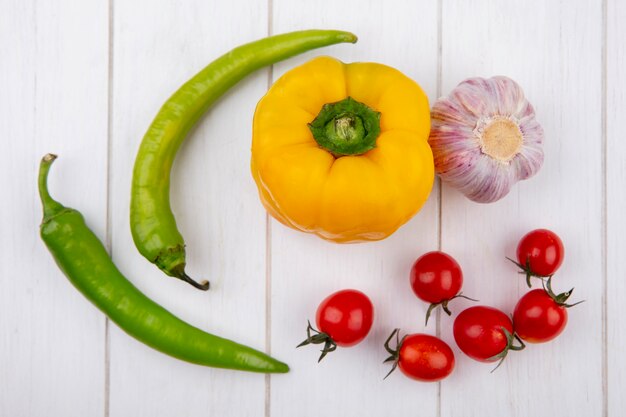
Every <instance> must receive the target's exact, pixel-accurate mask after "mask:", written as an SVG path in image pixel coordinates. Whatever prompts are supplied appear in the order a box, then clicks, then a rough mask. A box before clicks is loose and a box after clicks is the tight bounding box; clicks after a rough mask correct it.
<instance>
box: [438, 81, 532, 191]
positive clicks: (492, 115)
mask: <svg viewBox="0 0 626 417" xmlns="http://www.w3.org/2000/svg"><path fill="white" fill-rule="evenodd" d="M431 119H432V126H431V131H430V138H429V139H428V143H429V144H430V147H431V148H432V151H433V156H434V159H435V170H436V172H437V174H438V175H439V176H440V177H441V179H442V180H443V181H444V182H446V183H447V184H449V185H451V186H452V187H454V188H456V189H458V190H459V191H461V192H462V193H463V194H465V196H466V197H467V198H469V199H470V200H473V201H476V202H478V203H492V202H494V201H498V200H500V199H501V198H502V197H504V196H505V195H507V194H508V193H509V191H510V190H511V187H512V186H513V184H515V183H516V182H517V181H520V180H525V179H527V178H530V177H532V176H533V175H535V174H536V173H537V172H538V171H539V169H540V168H541V165H542V164H543V148H542V143H543V129H542V127H541V125H539V123H538V122H537V120H536V119H535V111H534V109H533V107H532V105H531V104H530V103H529V102H528V100H526V98H525V97H524V92H523V91H522V89H521V88H520V86H519V85H518V84H517V83H516V82H515V81H513V80H512V79H510V78H508V77H503V76H497V77H493V78H489V79H485V78H479V77H477V78H470V79H467V80H465V81H463V82H462V83H460V84H459V85H458V86H457V87H456V88H455V89H454V90H452V92H451V93H450V95H449V96H448V97H443V98H441V99H439V100H438V101H437V102H436V103H435V105H434V106H433V109H432V112H431Z"/></svg>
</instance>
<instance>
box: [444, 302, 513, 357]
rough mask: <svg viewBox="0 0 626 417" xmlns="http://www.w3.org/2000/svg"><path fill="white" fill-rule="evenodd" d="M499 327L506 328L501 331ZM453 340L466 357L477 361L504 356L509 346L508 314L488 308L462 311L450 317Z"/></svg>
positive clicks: (511, 324) (511, 348)
mask: <svg viewBox="0 0 626 417" xmlns="http://www.w3.org/2000/svg"><path fill="white" fill-rule="evenodd" d="M503 329H506V331H507V332H508V334H507V332H505V331H504V330H503ZM453 332H454V340H455V341H456V344H457V345H458V346H459V349H461V351H463V353H465V354H466V355H467V356H469V357H470V358H472V359H475V360H477V361H480V362H494V361H497V360H500V359H504V357H505V356H506V354H507V353H508V351H509V350H521V349H523V344H522V346H520V347H518V346H513V344H512V343H513V323H512V322H511V319H510V318H509V316H507V315H506V314H504V313H503V312H502V311H500V310H497V309H495V308H492V307H485V306H476V307H470V308H468V309H466V310H463V311H462V312H461V313H460V314H459V315H458V316H457V318H456V320H454V328H453Z"/></svg>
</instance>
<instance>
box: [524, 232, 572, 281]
mask: <svg viewBox="0 0 626 417" xmlns="http://www.w3.org/2000/svg"><path fill="white" fill-rule="evenodd" d="M564 256H565V249H564V248H563V242H561V239H560V238H559V237H558V236H557V235H556V234H555V233H554V232H551V231H550V230H547V229H537V230H533V231H532V232H529V233H527V234H526V235H525V236H524V237H522V239H521V240H520V242H519V244H518V245H517V260H518V262H519V265H520V266H521V267H522V268H523V269H524V270H525V271H526V273H527V274H530V275H534V276H541V277H547V276H550V275H552V274H554V273H555V272H556V270H557V269H559V267H560V266H561V264H562V263H563V257H564Z"/></svg>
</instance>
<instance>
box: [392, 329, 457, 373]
mask: <svg viewBox="0 0 626 417" xmlns="http://www.w3.org/2000/svg"><path fill="white" fill-rule="evenodd" d="M398 332H399V329H396V330H394V332H393V333H392V334H391V336H389V339H387V343H385V349H387V351H388V352H389V353H391V356H390V357H389V358H388V359H387V360H386V361H385V362H392V361H393V363H394V365H393V368H392V369H391V371H390V372H389V374H391V372H393V370H394V369H395V368H396V366H399V367H400V370H401V371H402V373H403V374H404V375H406V376H408V377H409V378H412V379H415V380H417V381H425V382H434V381H440V380H442V379H444V378H445V377H447V376H448V375H450V374H451V373H452V371H453V370H454V353H453V352H452V349H450V346H448V344H447V343H446V342H444V341H443V340H441V339H439V338H437V337H435V336H430V335H428V334H410V335H407V336H405V337H403V338H402V340H401V341H397V345H398V346H396V348H395V350H394V349H391V348H390V347H389V342H390V341H391V339H392V338H393V336H394V334H395V335H396V336H397V335H398ZM389 374H387V376H389Z"/></svg>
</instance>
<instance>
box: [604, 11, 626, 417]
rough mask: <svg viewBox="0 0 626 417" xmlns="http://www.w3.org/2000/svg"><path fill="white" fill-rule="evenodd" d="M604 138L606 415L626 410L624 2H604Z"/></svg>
mask: <svg viewBox="0 0 626 417" xmlns="http://www.w3.org/2000/svg"><path fill="white" fill-rule="evenodd" d="M606 17H607V48H606V58H607V74H606V75H607V80H606V100H607V101H606V110H607V125H606V129H607V131H606V133H607V138H606V139H607V144H606V179H607V184H606V210H607V212H606V221H607V223H606V233H607V241H606V245H607V288H606V291H607V307H606V308H607V315H606V318H607V320H608V321H607V331H608V333H607V346H606V347H607V381H606V387H607V394H608V398H607V399H608V404H607V406H608V415H609V416H619V415H622V414H624V410H626V398H624V394H623V392H624V386H626V359H624V352H626V325H625V324H624V317H626V305H625V304H624V296H625V295H626V280H624V277H626V263H625V262H624V252H626V217H625V216H624V211H625V210H626V141H625V140H624V139H625V138H624V129H623V126H622V124H623V123H624V115H625V114H626V76H625V75H624V68H626V44H625V43H624V40H625V39H626V28H625V27H624V22H625V21H626V4H625V3H624V2H623V1H618V0H609V1H608V4H607V14H606Z"/></svg>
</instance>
